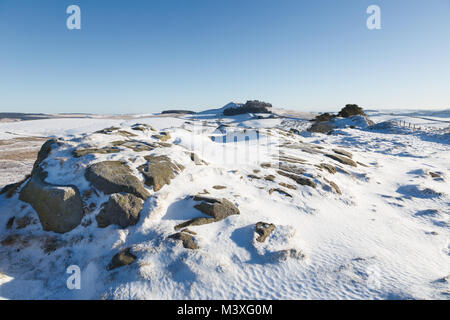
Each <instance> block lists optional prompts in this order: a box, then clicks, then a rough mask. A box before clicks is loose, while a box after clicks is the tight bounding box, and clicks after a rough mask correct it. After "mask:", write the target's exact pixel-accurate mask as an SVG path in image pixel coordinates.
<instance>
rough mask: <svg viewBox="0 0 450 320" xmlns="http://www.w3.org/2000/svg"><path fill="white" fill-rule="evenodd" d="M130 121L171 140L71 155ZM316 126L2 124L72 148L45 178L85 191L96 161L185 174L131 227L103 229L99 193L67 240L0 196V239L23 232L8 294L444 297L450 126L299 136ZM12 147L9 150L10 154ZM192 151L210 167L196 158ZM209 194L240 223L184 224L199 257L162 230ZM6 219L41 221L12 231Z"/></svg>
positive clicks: (2, 288) (191, 213) (1, 261)
mask: <svg viewBox="0 0 450 320" xmlns="http://www.w3.org/2000/svg"><path fill="white" fill-rule="evenodd" d="M392 113H393V112H384V111H378V112H374V111H373V112H370V115H371V119H372V120H373V121H374V122H381V121H386V120H399V119H402V121H408V122H413V121H416V119H422V120H417V121H419V123H425V122H426V121H428V122H427V124H428V123H431V125H433V124H435V120H437V121H438V122H439V125H440V126H442V127H445V124H446V123H447V122H446V121H449V120H450V118H449V117H448V116H446V113H442V114H438V115H437V114H434V115H430V114H425V115H424V114H420V113H418V112H415V113H412V112H409V113H403V114H399V113H396V114H392ZM423 117H425V118H429V119H433V120H425V119H423ZM219 118H220V119H219ZM136 122H139V123H146V124H150V125H151V126H153V127H154V128H155V129H156V130H163V129H164V130H165V131H168V132H169V133H170V135H171V139H170V140H169V142H170V143H171V146H170V147H164V148H158V149H155V150H154V151H152V152H140V153H139V152H135V151H133V150H123V151H121V152H120V153H117V154H95V155H93V156H89V157H84V158H82V159H81V160H80V159H78V160H76V161H75V159H72V158H71V152H72V151H73V148H74V146H77V145H80V144H86V145H95V146H97V147H102V146H105V145H108V143H111V142H112V141H115V140H117V139H118V137H117V136H105V135H99V134H93V132H95V131H97V130H99V129H103V128H105V127H110V126H117V127H120V128H122V130H128V131H129V130H130V126H131V125H133V124H134V123H136ZM309 125H310V122H308V121H306V120H298V119H295V118H292V117H290V118H272V119H258V118H255V117H253V116H251V115H242V116H235V117H219V115H218V114H216V113H214V112H209V113H208V112H207V113H203V114H198V115H188V116H179V117H155V116H149V117H140V118H139V119H138V120H136V119H134V118H132V119H117V118H112V119H106V118H99V119H46V120H33V121H20V122H11V123H1V124H0V139H2V140H3V141H8V140H10V139H13V138H16V139H17V138H18V137H49V136H52V137H63V138H65V145H64V147H63V148H62V149H58V151H57V152H53V153H51V154H50V156H49V159H48V165H47V168H48V173H49V176H48V178H47V180H46V181H47V182H49V183H53V184H75V185H77V186H78V188H79V189H80V192H82V193H83V192H84V191H87V190H89V188H90V186H89V184H88V182H87V181H86V179H85V178H84V175H83V174H81V173H80V172H83V171H82V170H84V168H86V166H88V165H89V164H92V163H95V162H99V161H103V160H122V161H126V162H127V163H129V164H130V166H131V167H132V168H133V170H134V172H135V173H136V175H137V176H139V177H140V178H141V179H143V177H142V176H140V174H139V172H138V171H137V170H136V168H137V167H138V166H139V165H141V164H142V163H143V158H142V157H143V156H144V155H146V154H149V153H150V154H156V155H167V156H169V157H170V158H171V159H172V160H174V161H176V162H177V163H179V164H181V165H183V166H184V167H185V170H184V171H183V172H182V173H181V174H179V175H177V176H176V177H175V178H174V179H173V180H172V181H171V183H170V184H169V185H166V186H164V187H163V188H162V189H161V190H159V191H156V192H155V191H153V190H152V189H148V191H149V192H150V194H151V196H150V197H149V198H148V199H147V200H146V202H145V204H144V208H143V210H142V212H141V214H140V219H139V222H138V223H137V224H136V225H135V226H132V227H128V228H126V229H119V228H118V227H115V226H109V227H107V228H105V229H100V228H98V227H97V225H96V222H95V215H97V214H98V212H99V209H100V206H101V204H102V203H103V202H105V199H106V198H105V195H103V194H101V193H100V194H99V195H98V196H94V197H93V198H92V199H91V200H90V201H92V202H93V203H95V205H96V208H97V209H96V210H94V211H93V212H91V213H89V214H87V215H86V217H84V220H83V221H92V223H91V224H87V223H86V224H83V225H80V226H78V227H77V228H75V229H74V230H72V231H70V232H68V233H65V234H62V235H61V234H56V233H53V232H45V231H43V230H42V227H41V225H40V224H39V219H38V216H37V214H36V212H35V211H34V210H33V209H32V207H31V206H29V205H28V204H26V203H24V202H20V201H19V200H18V196H17V195H15V196H13V197H12V198H9V199H7V198H6V197H5V196H0V241H2V240H4V239H6V238H8V237H10V238H9V239H16V240H15V241H7V242H4V241H3V242H2V244H3V245H0V297H2V298H4V299H450V278H449V277H448V276H449V275H450V183H449V181H450V161H449V159H450V133H445V132H427V131H425V130H423V131H419V130H416V131H412V130H409V129H408V128H403V127H399V128H397V127H395V126H390V127H384V126H379V127H375V128H372V129H370V128H368V129H358V128H354V129H352V128H342V129H337V130H335V131H334V134H331V135H324V134H316V133H313V134H311V133H308V132H306V131H305V130H306V128H307V127H308V126H309ZM290 129H296V130H298V131H296V132H299V134H297V133H292V132H290ZM256 130H257V131H256ZM137 134H138V136H137V137H134V138H133V140H139V141H150V142H151V141H153V140H154V139H153V138H152V136H151V135H149V134H148V133H146V132H138V133H137ZM120 139H126V138H123V137H121V138H120ZM39 143H40V142H39ZM8 148H11V147H10V146H9V145H8V144H7V143H5V144H0V151H1V152H6V151H8V150H9V149H8ZM337 148H338V149H339V150H344V151H347V152H350V153H351V155H352V160H353V162H354V163H355V164H356V166H353V165H347V164H344V163H341V162H339V161H336V160H335V159H333V158H330V157H328V156H327V155H330V154H332V155H336V154H337V153H336V151H333V150H335V149H337ZM191 151H193V152H195V153H196V154H197V155H198V156H199V158H200V159H202V160H204V163H202V164H198V163H197V164H196V163H194V162H193V161H192V160H191V159H190V158H189V156H188V154H189V153H190V152H191ZM1 154H2V153H0V155H1ZM0 160H1V159H0ZM267 163H271V164H272V165H271V166H270V167H268V166H266V165H265V164H267ZM278 164H281V166H283V165H284V166H294V167H295V168H297V169H298V168H300V169H302V170H304V172H303V173H302V174H301V176H302V177H303V178H306V179H309V180H310V181H313V182H314V184H315V186H316V187H314V188H313V187H311V186H308V185H301V184H297V183H295V182H294V181H293V180H292V179H290V178H289V177H287V176H285V175H281V174H279V169H280V167H279V166H278ZM321 164H327V165H331V166H333V167H334V168H336V169H337V171H336V172H335V173H333V172H329V171H328V170H325V169H324V168H323V167H321V166H320V165H321ZM31 166H32V164H30V163H29V165H28V166H27V167H24V168H23V169H21V170H22V171H26V172H22V173H21V174H17V179H16V180H17V181H18V180H20V179H21V178H22V177H23V176H24V175H25V174H28V173H29V171H30V169H31ZM0 170H3V169H1V168H0ZM8 170H11V169H8V168H7V169H6V170H3V171H0V178H1V179H2V180H0V186H2V185H5V184H7V183H10V182H11V175H9V176H8V177H7V178H6V173H5V172H8ZM80 170H81V171H80ZM268 176H273V179H265V178H264V177H268ZM330 181H331V182H333V183H334V184H335V185H337V187H338V189H339V192H337V191H336V189H335V188H333V187H330V186H332V185H333V184H331V182H330ZM280 183H281V184H280ZM288 185H289V186H291V187H295V190H294V189H291V188H289V187H287V186H288ZM215 186H216V187H217V186H221V188H213V187H215ZM223 187H225V188H223ZM205 190H207V191H208V193H209V194H208V196H212V197H215V198H226V199H228V200H229V201H231V202H232V203H233V204H235V205H236V206H237V207H238V209H239V211H240V215H234V216H230V217H228V218H226V219H224V220H222V221H218V222H214V223H211V224H207V225H201V226H193V227H189V229H190V230H192V231H194V232H195V233H196V235H195V240H196V242H197V244H198V246H199V247H200V248H199V249H198V250H190V249H186V248H184V247H183V246H182V245H181V244H180V243H178V242H176V241H174V240H171V239H169V236H170V235H171V234H173V233H174V232H175V231H174V226H176V225H177V224H179V223H182V222H184V221H186V220H187V219H191V218H195V217H202V216H204V215H203V214H202V213H200V212H199V211H198V210H196V209H195V208H193V205H194V200H193V199H192V198H190V196H192V195H196V194H199V193H203V192H204V191H205ZM274 191H275V192H274ZM280 191H281V192H280ZM12 217H15V218H16V219H20V218H23V217H31V221H32V222H31V223H30V224H28V225H26V226H25V227H23V228H18V227H17V226H15V225H14V226H12V227H11V226H10V227H9V228H7V224H8V221H10V219H11V218H12ZM260 221H263V222H267V223H273V224H274V225H275V226H276V227H275V230H274V232H273V233H272V234H271V235H270V236H269V237H268V238H267V240H266V242H264V243H259V242H257V241H255V234H254V229H255V224H256V223H257V222H260ZM49 247H51V249H50V250H49V249H48V248H49ZM127 247H131V248H132V250H133V253H134V254H135V256H136V257H137V260H136V261H135V262H134V263H133V264H131V265H128V266H124V267H121V268H118V269H114V270H111V271H108V270H107V269H106V266H107V265H108V263H109V261H110V260H111V258H112V256H114V254H116V253H117V252H118V251H119V250H120V249H123V248H127ZM283 250H285V251H284V252H288V253H292V254H288V255H287V257H285V258H283V259H280V258H279V255H277V253H279V252H281V251H283ZM294 253H295V254H294ZM71 265H77V266H79V267H80V269H81V289H80V290H69V289H68V288H67V286H66V280H67V278H68V277H69V276H70V275H69V274H67V273H66V270H67V267H69V266H71ZM446 277H447V278H446Z"/></svg>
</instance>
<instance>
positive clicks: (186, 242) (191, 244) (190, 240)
mask: <svg viewBox="0 0 450 320" xmlns="http://www.w3.org/2000/svg"><path fill="white" fill-rule="evenodd" d="M169 239H174V240H179V241H181V242H182V243H183V247H185V248H186V249H192V250H196V249H198V248H199V246H198V245H197V243H195V240H194V237H193V236H192V235H191V234H190V233H188V232H185V231H181V232H179V233H175V234H172V235H170V236H169Z"/></svg>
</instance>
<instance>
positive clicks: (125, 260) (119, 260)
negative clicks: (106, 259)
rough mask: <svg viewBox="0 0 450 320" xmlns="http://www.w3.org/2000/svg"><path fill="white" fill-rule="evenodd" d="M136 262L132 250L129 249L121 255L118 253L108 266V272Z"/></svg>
mask: <svg viewBox="0 0 450 320" xmlns="http://www.w3.org/2000/svg"><path fill="white" fill-rule="evenodd" d="M134 260H136V256H135V255H134V254H132V253H131V249H130V248H127V249H125V250H123V251H121V252H119V253H117V254H116V255H115V256H114V257H113V258H112V259H111V262H110V263H109V265H108V266H107V269H108V270H113V269H116V268H120V267H123V266H127V265H130V264H132V263H133V262H134Z"/></svg>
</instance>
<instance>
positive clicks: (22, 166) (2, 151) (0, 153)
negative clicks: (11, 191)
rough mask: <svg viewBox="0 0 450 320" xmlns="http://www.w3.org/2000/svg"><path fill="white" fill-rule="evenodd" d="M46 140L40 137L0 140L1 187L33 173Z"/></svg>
mask: <svg viewBox="0 0 450 320" xmlns="http://www.w3.org/2000/svg"><path fill="white" fill-rule="evenodd" d="M46 140H47V139H46V138H39V137H18V138H14V139H7V140H0V187H3V186H5V185H7V184H10V183H14V182H17V181H20V180H22V179H23V178H24V177H25V175H26V174H28V173H29V172H30V171H31V169H32V167H33V163H34V161H35V160H36V157H37V153H38V151H39V149H40V148H41V146H42V144H43V143H44V142H45V141H46Z"/></svg>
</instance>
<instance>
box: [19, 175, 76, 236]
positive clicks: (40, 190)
mask: <svg viewBox="0 0 450 320" xmlns="http://www.w3.org/2000/svg"><path fill="white" fill-rule="evenodd" d="M19 199H20V200H21V201H24V202H27V203H29V204H30V205H31V206H32V207H33V209H34V210H35V211H36V212H37V214H38V215H39V220H40V222H41V225H42V227H43V229H44V230H45V231H54V232H57V233H65V232H69V231H71V230H73V229H74V228H76V227H77V226H78V225H79V224H80V223H81V220H82V218H83V202H82V200H81V195H80V192H79V190H78V188H77V187H75V186H58V185H52V184H49V183H46V182H44V180H43V178H42V175H41V174H34V175H33V176H32V178H31V179H30V181H28V183H27V184H26V185H25V187H24V188H23V189H22V191H21V192H20V196H19Z"/></svg>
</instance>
